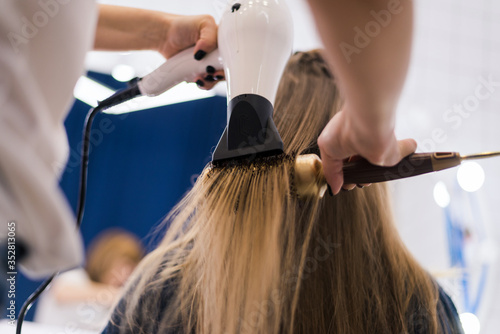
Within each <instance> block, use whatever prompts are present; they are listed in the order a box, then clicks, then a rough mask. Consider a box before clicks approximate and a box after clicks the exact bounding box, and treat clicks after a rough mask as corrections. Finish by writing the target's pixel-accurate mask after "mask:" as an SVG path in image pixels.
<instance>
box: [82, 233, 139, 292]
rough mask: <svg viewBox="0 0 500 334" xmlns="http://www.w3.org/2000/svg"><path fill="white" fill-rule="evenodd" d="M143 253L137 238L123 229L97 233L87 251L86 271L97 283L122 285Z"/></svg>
mask: <svg viewBox="0 0 500 334" xmlns="http://www.w3.org/2000/svg"><path fill="white" fill-rule="evenodd" d="M143 255H144V250H143V248H142V245H141V242H140V241H139V239H138V238H137V237H136V236H135V235H133V234H131V233H129V232H126V231H124V230H120V229H109V230H106V231H104V232H102V233H101V234H99V235H98V236H97V237H96V238H95V239H94V240H93V241H92V243H91V244H90V246H89V248H88V251H87V263H86V267H85V269H86V271H87V273H88V275H89V277H90V279H91V280H93V281H94V282H98V283H105V284H110V285H113V286H117V287H119V286H122V285H123V284H124V283H125V281H126V280H127V278H128V277H129V276H130V274H131V273H132V271H133V270H134V269H135V267H136V266H137V264H139V262H140V261H141V259H142V257H143Z"/></svg>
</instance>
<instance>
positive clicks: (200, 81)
mask: <svg viewBox="0 0 500 334" xmlns="http://www.w3.org/2000/svg"><path fill="white" fill-rule="evenodd" d="M196 84H197V85H198V86H200V87H203V86H205V83H204V82H203V81H202V80H196Z"/></svg>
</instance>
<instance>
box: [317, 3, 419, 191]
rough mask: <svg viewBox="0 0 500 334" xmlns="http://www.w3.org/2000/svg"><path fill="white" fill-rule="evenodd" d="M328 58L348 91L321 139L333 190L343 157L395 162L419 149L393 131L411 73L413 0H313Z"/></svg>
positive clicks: (343, 89) (338, 185) (339, 177)
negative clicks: (400, 98) (338, 111)
mask: <svg viewBox="0 0 500 334" xmlns="http://www.w3.org/2000/svg"><path fill="white" fill-rule="evenodd" d="M309 4H310V6H311V9H312V12H313V14H314V16H315V19H316V24H317V27H318V30H319V32H320V35H321V38H322V40H323V43H324V45H325V48H326V51H327V54H326V58H327V59H328V61H329V63H330V65H331V67H332V69H333V72H334V74H335V76H336V79H337V81H338V84H339V87H340V90H341V92H342V94H343V97H344V101H345V102H344V107H343V111H342V112H340V113H338V114H336V115H335V116H334V117H333V118H332V119H331V120H330V122H329V123H328V125H327V126H326V127H325V129H324V130H323V132H322V134H321V136H320V137H319V139H318V145H319V148H320V151H321V159H322V161H323V168H324V171H325V176H326V179H327V181H328V183H329V184H330V186H331V187H332V190H333V192H334V193H338V192H339V191H340V188H341V187H342V185H343V174H342V165H343V161H344V160H345V159H346V158H348V157H350V156H353V155H361V156H362V157H364V158H366V159H368V160H369V161H370V162H371V163H373V164H376V165H384V166H391V165H395V164H396V163H398V162H399V161H400V160H401V159H402V158H404V157H405V156H407V155H408V154H410V153H412V152H414V151H415V149H416V146H417V145H416V142H415V141H414V140H412V139H406V140H401V141H398V140H396V137H395V135H394V126H395V110H396V105H397V102H398V99H399V95H400V93H401V89H402V86H403V83H404V80H405V77H406V72H407V69H408V63H409V58H410V49H411V42H412V26H413V8H412V2H411V1H406V0H403V1H399V0H371V1H367V0H332V1H325V0H309Z"/></svg>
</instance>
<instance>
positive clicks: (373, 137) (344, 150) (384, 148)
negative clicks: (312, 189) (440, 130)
mask: <svg viewBox="0 0 500 334" xmlns="http://www.w3.org/2000/svg"><path fill="white" fill-rule="evenodd" d="M351 118H352V116H349V110H344V111H342V112H339V113H337V114H336V115H335V116H334V117H333V118H332V119H331V120H330V122H329V123H328V124H327V126H326V127H325V129H324V130H323V132H322V133H321V135H320V136H319V138H318V146H319V149H320V151H321V160H322V161H323V170H324V173H325V177H326V181H327V182H328V184H329V185H330V187H331V188H332V191H333V193H334V194H337V193H338V192H339V191H340V189H341V187H342V186H343V185H344V176H343V173H342V166H343V162H344V160H345V159H347V158H349V157H351V156H353V155H360V156H362V157H363V158H365V159H367V160H368V161H370V162H371V163H372V164H374V165H380V166H394V165H395V164H397V163H398V162H399V161H401V159H403V158H404V157H406V156H407V155H409V154H411V153H413V152H415V150H416V148H417V143H416V142H415V140H413V139H404V140H400V141H398V140H396V137H395V135H394V131H393V130H392V129H390V128H386V129H377V127H376V126H371V127H367V128H362V126H361V123H362V122H356V121H355V120H354V119H351ZM365 123H366V122H365ZM345 186H346V187H347V188H351V187H354V185H345Z"/></svg>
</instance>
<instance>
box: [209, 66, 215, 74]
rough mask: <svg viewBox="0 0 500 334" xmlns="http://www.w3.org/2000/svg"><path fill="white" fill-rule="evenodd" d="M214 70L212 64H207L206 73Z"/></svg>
mask: <svg viewBox="0 0 500 334" xmlns="http://www.w3.org/2000/svg"><path fill="white" fill-rule="evenodd" d="M214 72H215V68H214V67H213V66H210V65H208V66H207V73H214Z"/></svg>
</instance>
